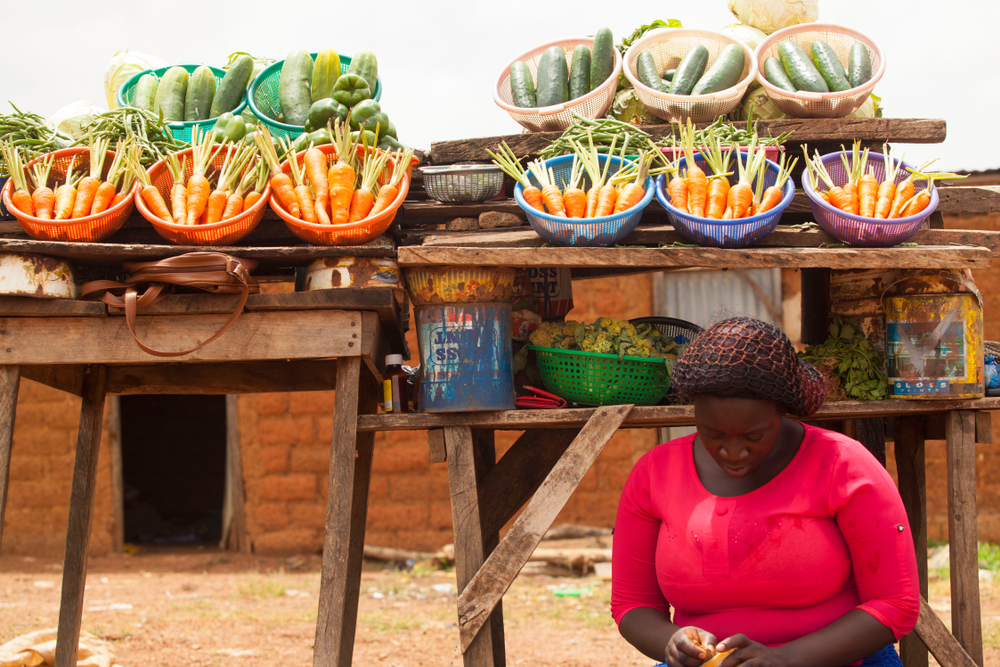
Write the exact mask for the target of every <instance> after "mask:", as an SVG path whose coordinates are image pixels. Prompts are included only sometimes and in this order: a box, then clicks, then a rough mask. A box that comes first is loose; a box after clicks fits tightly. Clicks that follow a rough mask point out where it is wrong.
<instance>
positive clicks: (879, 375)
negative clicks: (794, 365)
mask: <svg viewBox="0 0 1000 667" xmlns="http://www.w3.org/2000/svg"><path fill="white" fill-rule="evenodd" d="M829 333H830V335H829V336H828V337H827V339H826V340H825V341H823V342H822V343H821V344H820V345H813V346H810V347H807V348H806V349H805V351H804V352H802V353H801V354H800V356H801V357H802V358H803V359H805V360H806V361H808V362H809V363H811V364H812V365H814V366H815V367H816V368H817V369H818V370H819V371H820V373H822V374H823V377H824V378H825V379H826V385H827V398H829V399H832V400H841V399H843V398H844V397H845V395H846V397H847V398H852V399H855V400H859V401H880V400H883V399H885V398H887V397H888V393H889V381H888V380H887V379H886V376H885V373H884V372H883V371H882V369H883V368H884V367H885V360H884V359H883V358H882V355H880V354H879V353H878V351H877V350H876V349H875V348H874V347H873V346H872V344H871V342H869V340H868V337H867V336H865V334H864V332H863V331H862V330H861V326H860V325H859V324H858V322H857V320H853V319H848V318H839V317H838V318H836V319H835V320H834V321H833V323H832V324H830V327H829Z"/></svg>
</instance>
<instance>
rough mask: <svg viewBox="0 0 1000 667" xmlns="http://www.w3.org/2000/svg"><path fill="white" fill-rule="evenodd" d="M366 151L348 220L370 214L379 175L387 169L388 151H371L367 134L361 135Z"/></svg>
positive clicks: (362, 217) (362, 218)
mask: <svg viewBox="0 0 1000 667" xmlns="http://www.w3.org/2000/svg"><path fill="white" fill-rule="evenodd" d="M361 138H362V142H363V146H364V151H363V152H362V154H363V155H364V160H363V162H362V164H361V184H360V185H359V186H358V189H357V190H355V191H354V193H353V194H352V195H351V209H350V212H349V213H348V217H347V221H348V222H360V221H361V220H364V219H365V218H367V217H368V216H369V214H370V213H371V210H372V208H374V206H375V187H376V183H377V181H378V178H379V176H381V175H382V172H384V171H385V165H386V163H387V162H388V161H389V153H388V152H387V151H380V150H373V151H372V152H369V149H368V140H367V139H365V135H364V134H362V135H361Z"/></svg>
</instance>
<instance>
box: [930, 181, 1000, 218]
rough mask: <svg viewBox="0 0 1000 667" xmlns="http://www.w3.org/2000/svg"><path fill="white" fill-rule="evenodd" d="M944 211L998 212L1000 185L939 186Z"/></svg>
mask: <svg viewBox="0 0 1000 667" xmlns="http://www.w3.org/2000/svg"><path fill="white" fill-rule="evenodd" d="M938 197H939V199H940V201H939V203H938V210H939V211H941V212H942V213H996V212H997V211H1000V186H996V185H977V186H971V185H970V186H955V187H952V186H948V187H943V188H938Z"/></svg>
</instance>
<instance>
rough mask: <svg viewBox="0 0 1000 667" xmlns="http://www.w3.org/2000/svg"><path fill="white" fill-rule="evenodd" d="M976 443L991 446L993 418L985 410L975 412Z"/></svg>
mask: <svg viewBox="0 0 1000 667" xmlns="http://www.w3.org/2000/svg"><path fill="white" fill-rule="evenodd" d="M976 443H977V444H983V445H992V444H993V418H992V415H991V414H990V413H989V412H986V411H985V410H977V411H976Z"/></svg>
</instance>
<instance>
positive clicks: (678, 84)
mask: <svg viewBox="0 0 1000 667" xmlns="http://www.w3.org/2000/svg"><path fill="white" fill-rule="evenodd" d="M706 65H708V49H707V48H706V47H705V45H704V44H695V45H694V46H692V47H691V48H689V49H688V50H687V52H686V53H685V54H684V57H683V58H681V61H680V62H679V63H678V64H677V68H676V69H675V70H674V75H673V76H672V77H671V78H670V90H669V91H668V92H669V93H670V94H671V95H690V94H691V90H692V89H693V88H694V84H696V83H698V79H700V78H701V75H702V74H704V73H705V66H706Z"/></svg>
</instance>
